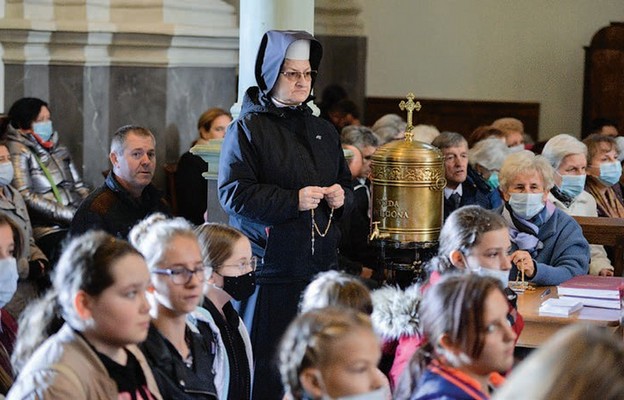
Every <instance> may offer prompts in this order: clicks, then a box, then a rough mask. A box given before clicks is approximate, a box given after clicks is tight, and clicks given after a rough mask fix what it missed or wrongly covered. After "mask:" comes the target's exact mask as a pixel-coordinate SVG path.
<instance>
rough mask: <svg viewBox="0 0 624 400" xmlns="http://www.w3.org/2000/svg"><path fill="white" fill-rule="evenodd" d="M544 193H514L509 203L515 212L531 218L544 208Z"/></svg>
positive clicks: (522, 216) (524, 217)
mask: <svg viewBox="0 0 624 400" xmlns="http://www.w3.org/2000/svg"><path fill="white" fill-rule="evenodd" d="M543 197H544V193H512V194H511V198H510V199H509V205H510V206H511V209H512V210H513V212H514V214H516V215H517V216H518V217H520V218H522V219H531V218H533V217H534V216H536V215H537V214H539V212H540V211H542V210H543V209H544V201H543Z"/></svg>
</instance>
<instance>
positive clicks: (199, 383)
mask: <svg viewBox="0 0 624 400" xmlns="http://www.w3.org/2000/svg"><path fill="white" fill-rule="evenodd" d="M187 329H188V328H187ZM187 335H189V337H190V347H191V353H192V355H193V366H192V368H188V367H187V366H186V365H185V364H184V361H183V360H182V357H181V356H180V353H178V351H177V350H176V348H175V347H174V346H173V345H172V344H171V343H170V342H169V341H168V340H167V339H165V337H163V336H162V335H161V334H160V332H158V329H156V327H154V325H151V326H150V329H149V333H148V334H147V339H146V340H145V342H143V343H141V344H140V345H139V347H140V348H141V351H142V352H143V354H145V358H146V359H147V362H148V363H149V365H150V367H151V368H152V371H153V373H154V378H156V383H157V384H158V389H159V390H160V393H161V394H162V397H163V399H176V400H196V399H202V400H213V399H214V400H216V399H217V390H216V389H215V386H214V371H213V363H214V353H213V351H212V348H213V346H212V344H211V342H210V338H206V337H204V336H202V335H200V334H199V333H194V332H187Z"/></svg>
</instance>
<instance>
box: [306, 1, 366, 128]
mask: <svg viewBox="0 0 624 400" xmlns="http://www.w3.org/2000/svg"><path fill="white" fill-rule="evenodd" d="M361 13H362V6H361V4H360V1H359V0H341V1H334V0H316V18H315V24H314V27H315V31H316V38H317V39H318V40H319V41H320V42H321V43H322V44H323V59H322V60H321V66H320V67H319V71H320V72H319V76H318V79H317V81H316V84H315V85H314V86H315V93H316V96H317V98H318V99H319V100H322V93H323V89H324V88H325V87H326V86H328V85H330V84H339V85H341V86H342V87H344V88H345V89H346V91H347V93H348V94H349V98H350V99H351V100H353V101H354V102H355V103H356V104H357V105H358V107H359V109H360V112H361V113H362V114H363V113H364V110H365V101H366V58H367V56H368V52H367V41H366V37H365V35H364V22H363V20H362V18H361V16H360V14H361ZM319 100H317V102H318V101H319ZM362 116H363V115H362ZM362 116H361V117H362ZM362 121H363V122H364V121H365V118H362ZM366 122H369V121H366ZM371 124H372V122H371Z"/></svg>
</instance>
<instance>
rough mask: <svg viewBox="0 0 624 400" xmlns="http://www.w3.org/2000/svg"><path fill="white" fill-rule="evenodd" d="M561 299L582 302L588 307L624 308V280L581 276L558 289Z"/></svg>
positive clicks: (612, 277) (609, 277) (564, 283)
mask: <svg viewBox="0 0 624 400" xmlns="http://www.w3.org/2000/svg"><path fill="white" fill-rule="evenodd" d="M557 292H558V294H559V298H564V299H565V298H567V299H572V300H575V301H580V302H581V303H583V305H584V306H586V307H598V308H611V309H615V310H620V309H621V308H622V297H623V295H624V278H621V277H614V276H595V275H580V276H575V277H574V278H572V279H570V280H568V281H565V282H563V283H562V284H561V285H559V286H558V287H557Z"/></svg>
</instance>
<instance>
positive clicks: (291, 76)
mask: <svg viewBox="0 0 624 400" xmlns="http://www.w3.org/2000/svg"><path fill="white" fill-rule="evenodd" d="M317 73H318V71H314V70H312V71H306V72H299V71H282V72H280V74H282V75H284V76H285V77H286V79H288V80H289V81H291V82H297V81H298V80H299V79H301V78H303V80H305V81H311V80H312V79H314V78H316V74H317Z"/></svg>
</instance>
